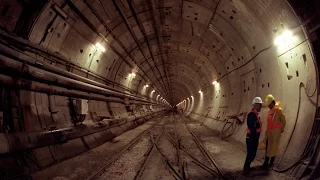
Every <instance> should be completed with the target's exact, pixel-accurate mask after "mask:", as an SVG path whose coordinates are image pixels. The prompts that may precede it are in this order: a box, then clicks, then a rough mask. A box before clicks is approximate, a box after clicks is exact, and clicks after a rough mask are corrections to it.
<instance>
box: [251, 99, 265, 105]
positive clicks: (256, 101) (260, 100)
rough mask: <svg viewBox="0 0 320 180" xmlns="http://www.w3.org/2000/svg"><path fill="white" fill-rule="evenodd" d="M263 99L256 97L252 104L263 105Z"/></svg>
mask: <svg viewBox="0 0 320 180" xmlns="http://www.w3.org/2000/svg"><path fill="white" fill-rule="evenodd" d="M262 103H263V102H262V99H261V98H260V97H255V98H253V100H252V104H262Z"/></svg>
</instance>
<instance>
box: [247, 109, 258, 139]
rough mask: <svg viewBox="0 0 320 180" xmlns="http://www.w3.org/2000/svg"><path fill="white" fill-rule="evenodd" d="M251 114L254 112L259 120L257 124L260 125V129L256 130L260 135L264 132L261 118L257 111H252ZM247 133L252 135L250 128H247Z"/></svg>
mask: <svg viewBox="0 0 320 180" xmlns="http://www.w3.org/2000/svg"><path fill="white" fill-rule="evenodd" d="M250 112H253V113H254V114H255V115H256V116H257V119H258V120H257V122H258V123H259V124H260V127H259V128H257V129H256V132H257V133H260V132H261V131H262V123H261V120H260V116H259V114H258V112H257V111H256V110H255V109H252V110H251V111H250ZM247 133H248V134H250V129H249V127H248V126H247Z"/></svg>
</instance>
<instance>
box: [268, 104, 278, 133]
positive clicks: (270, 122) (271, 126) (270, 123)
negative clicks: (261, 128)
mask: <svg viewBox="0 0 320 180" xmlns="http://www.w3.org/2000/svg"><path fill="white" fill-rule="evenodd" d="M278 110H279V108H277V107H275V108H274V112H273V114H270V109H268V117H267V120H268V125H267V129H278V128H281V123H274V118H275V117H276V115H277V113H278Z"/></svg>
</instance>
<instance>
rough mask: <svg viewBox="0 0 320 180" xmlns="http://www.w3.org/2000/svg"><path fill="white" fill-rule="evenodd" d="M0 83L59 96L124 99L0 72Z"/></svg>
mask: <svg viewBox="0 0 320 180" xmlns="http://www.w3.org/2000/svg"><path fill="white" fill-rule="evenodd" d="M0 84H1V85H4V86H8V87H12V88H18V89H23V90H28V91H35V92H40V93H46V94H53V95H59V96H66V97H76V98H81V99H89V100H90V99H91V100H99V101H111V102H120V103H124V101H123V100H120V99H119V100H117V99H114V98H111V97H106V96H103V95H97V94H92V93H87V92H83V91H77V90H69V89H65V88H61V87H58V86H53V85H48V84H44V83H40V82H35V81H31V80H27V79H22V78H14V77H10V76H7V75H3V74H0Z"/></svg>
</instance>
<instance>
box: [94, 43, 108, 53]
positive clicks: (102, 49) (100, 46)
mask: <svg viewBox="0 0 320 180" xmlns="http://www.w3.org/2000/svg"><path fill="white" fill-rule="evenodd" d="M96 47H97V48H98V49H99V50H100V51H102V52H105V51H106V49H105V48H104V47H103V46H102V45H101V44H100V43H96Z"/></svg>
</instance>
